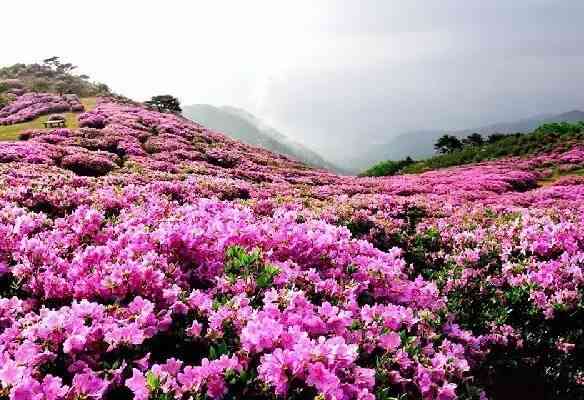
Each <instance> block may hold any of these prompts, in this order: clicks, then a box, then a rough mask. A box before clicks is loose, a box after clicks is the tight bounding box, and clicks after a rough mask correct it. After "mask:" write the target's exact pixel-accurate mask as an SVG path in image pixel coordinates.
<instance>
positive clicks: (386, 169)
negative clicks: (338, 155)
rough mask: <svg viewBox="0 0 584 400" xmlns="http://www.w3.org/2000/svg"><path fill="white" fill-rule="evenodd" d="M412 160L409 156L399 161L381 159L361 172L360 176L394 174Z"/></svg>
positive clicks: (411, 162)
mask: <svg viewBox="0 0 584 400" xmlns="http://www.w3.org/2000/svg"><path fill="white" fill-rule="evenodd" d="M413 163H414V160H412V159H411V158H410V157H406V158H405V159H403V160H399V161H392V160H387V161H382V162H380V163H378V164H375V165H374V166H373V167H371V168H369V169H368V170H367V171H365V172H363V173H362V174H361V175H362V176H387V175H395V174H396V173H398V172H399V171H400V170H402V169H403V168H405V167H407V166H408V165H410V164H413Z"/></svg>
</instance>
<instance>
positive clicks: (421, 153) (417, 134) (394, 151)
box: [351, 110, 584, 170]
mask: <svg viewBox="0 0 584 400" xmlns="http://www.w3.org/2000/svg"><path fill="white" fill-rule="evenodd" d="M563 121H565V122H578V121H584V111H580V110H573V111H569V112H565V113H562V114H555V115H554V114H544V115H538V116H534V117H531V118H526V119H521V120H518V121H515V122H502V123H498V124H492V125H487V126H483V127H480V128H474V129H461V130H448V129H441V130H419V131H411V132H407V133H403V134H400V135H398V136H395V137H394V138H392V139H391V140H390V141H388V142H386V143H379V144H376V145H374V146H369V148H368V149H366V151H365V152H363V153H361V154H360V156H359V157H357V158H355V159H354V160H352V163H351V164H352V165H355V167H356V168H357V169H361V170H362V169H365V168H368V167H370V166H372V165H373V164H375V163H376V162H379V161H383V160H398V159H402V158H404V157H407V156H410V157H412V158H413V159H423V158H427V157H430V156H432V155H433V154H434V143H435V142H436V140H437V139H438V138H439V137H440V136H442V135H444V134H445V133H448V134H450V135H455V136H458V137H465V136H467V135H469V134H471V133H473V132H478V133H480V134H482V135H484V136H487V135H490V134H491V133H507V134H508V133H516V132H521V133H527V132H532V131H533V130H534V129H536V128H538V127H539V126H540V125H542V124H546V123H551V122H563Z"/></svg>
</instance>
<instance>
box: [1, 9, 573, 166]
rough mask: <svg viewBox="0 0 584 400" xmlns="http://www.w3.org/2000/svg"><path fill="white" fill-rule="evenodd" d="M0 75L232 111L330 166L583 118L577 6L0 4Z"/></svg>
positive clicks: (136, 97)
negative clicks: (73, 79)
mask: <svg viewBox="0 0 584 400" xmlns="http://www.w3.org/2000/svg"><path fill="white" fill-rule="evenodd" d="M0 14H1V15H2V25H1V26H2V32H3V38H2V45H1V47H0V65H9V64H13V63H15V62H34V61H40V60H42V59H43V58H46V57H49V56H53V55H58V56H61V57H62V58H63V59H65V60H66V61H71V62H73V63H75V64H77V65H79V66H80V67H81V68H80V70H79V71H80V72H83V73H87V74H89V75H90V76H91V77H92V78H93V79H95V80H99V81H103V82H105V83H107V84H109V85H110V87H111V88H112V89H114V90H115V91H117V92H120V93H122V94H125V95H127V96H129V97H133V98H135V99H138V100H144V99H146V98H148V97H150V96H151V95H153V94H159V93H171V94H174V95H176V96H178V97H179V98H180V99H181V101H182V102H183V104H193V103H209V104H214V105H233V106H237V107H242V108H244V109H247V110H248V111H250V112H252V113H254V114H256V115H257V116H259V117H261V118H263V119H265V120H266V121H268V122H269V123H271V124H272V125H273V126H274V127H276V128H278V129H279V130H280V131H282V132H283V133H285V134H287V135H289V136H292V137H294V138H296V139H298V140H300V141H303V142H305V143H307V144H308V145H311V146H312V147H313V148H315V149H317V150H320V151H321V152H323V153H324V155H325V156H328V157H329V158H331V159H335V160H338V159H339V158H340V157H341V155H342V154H344V153H346V152H347V151H351V149H352V147H353V146H356V145H362V144H363V143H364V142H365V141H367V142H371V143H377V142H382V141H384V139H386V138H389V137H390V136H392V135H396V134H399V133H402V132H404V131H407V130H414V129H428V128H470V127H475V126H481V125H485V124H490V123H494V122H501V121H506V120H516V119H519V118H522V117H527V116H531V115H535V114H542V113H549V112H562V111H567V110H571V109H574V108H580V109H582V108H584V85H583V83H584V78H583V76H584V23H583V22H582V21H583V19H582V16H583V15H584V1H582V0H556V1H551V0H489V1H484V0H456V1H454V0H452V1H450V0H419V1H418V0H399V1H397V0H396V1H392V0H369V1H367V0H360V1H352V0H347V1H341V0H338V1H325V0H318V1H317V0H306V1H304V0H301V1H299V0H296V1H278V0H272V1H261V0H246V1H237V0H234V1H218V0H209V1H193V0H190V1H184V0H181V1H178V0H176V1H173V0H167V1H144V0H142V1H127V0H124V1H122V0H116V1H110V0H99V1H83V2H81V1H79V2H74V1H66V0H52V1H27V0H19V1H10V2H8V1H2V4H1V5H0Z"/></svg>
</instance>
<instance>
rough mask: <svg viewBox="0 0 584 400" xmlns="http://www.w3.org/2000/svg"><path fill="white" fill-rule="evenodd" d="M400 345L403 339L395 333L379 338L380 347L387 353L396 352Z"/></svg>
mask: <svg viewBox="0 0 584 400" xmlns="http://www.w3.org/2000/svg"><path fill="white" fill-rule="evenodd" d="M400 344H401V338H400V336H399V334H397V333H395V332H390V333H387V334H385V335H383V336H381V337H380V338H379V345H380V346H381V347H383V348H384V349H385V350H387V351H394V350H395V349H397V348H398V347H399V345H400Z"/></svg>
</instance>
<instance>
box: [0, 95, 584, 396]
mask: <svg viewBox="0 0 584 400" xmlns="http://www.w3.org/2000/svg"><path fill="white" fill-rule="evenodd" d="M79 119H80V125H81V126H82V128H79V129H76V130H69V129H56V130H51V131H44V130H38V131H35V130H33V131H27V132H23V133H22V135H21V139H22V141H21V142H17V143H2V144H0V398H8V399H10V400H20V399H39V400H44V399H46V400H58V399H80V398H83V399H102V398H104V399H125V398H127V399H130V398H135V399H138V400H146V399H171V398H176V399H186V398H205V396H206V397H207V398H212V399H220V398H258V399H261V398H265V399H271V398H274V397H277V398H293V399H300V398H315V397H316V398H321V399H326V400H329V399H330V400H333V399H335V400H341V399H342V400H349V399H360V400H373V399H375V398H384V399H388V398H392V397H393V398H399V397H400V396H406V397H407V396H409V397H411V398H421V399H439V400H450V399H455V398H458V397H462V398H468V399H486V396H487V394H488V393H489V392H490V391H491V390H495V389H493V387H492V385H491V383H490V382H492V371H491V370H490V369H489V368H490V366H491V365H493V364H490V363H492V362H493V357H496V356H497V354H499V353H501V351H503V352H509V354H511V353H512V352H517V354H523V352H525V351H528V350H529V349H530V348H531V347H530V346H531V345H532V344H531V343H530V341H529V340H530V337H532V336H533V334H532V332H530V331H525V330H524V327H525V326H528V325H526V321H527V318H529V321H530V324H531V325H529V326H533V324H535V322H534V321H537V323H539V324H542V325H541V326H544V327H545V326H547V325H545V324H549V323H552V322H553V321H557V320H559V318H562V316H563V315H565V313H566V312H575V311H576V310H578V309H579V308H581V307H582V293H583V292H584V277H583V275H582V266H583V265H582V263H583V262H584V261H583V260H584V229H583V227H582V221H584V208H583V207H582V205H581V204H582V200H583V199H584V180H583V179H580V178H573V177H569V178H564V179H561V180H559V181H557V182H554V183H553V184H551V185H545V186H541V185H540V182H541V181H542V179H544V178H548V177H550V176H552V175H553V174H554V171H562V173H563V174H569V173H570V171H572V170H575V169H578V168H581V167H582V166H583V165H584V147H581V146H578V145H577V144H575V145H574V147H573V148H572V149H571V150H570V151H567V152H551V153H548V154H543V155H539V156H535V157H532V158H530V159H505V160H500V161H493V162H487V163H483V164H477V165H472V166H466V167H461V168H452V169H445V170H440V171H435V172H427V173H424V174H420V175H411V176H396V177H388V178H357V177H343V176H337V175H334V174H331V173H328V172H326V171H320V170H313V169H309V168H307V167H305V166H303V165H302V164H299V163H297V162H295V161H293V160H291V159H288V158H286V157H283V156H278V155H274V154H272V153H270V152H267V151H265V150H261V149H258V148H254V147H251V146H247V145H244V144H242V143H239V142H236V141H233V140H231V139H229V138H227V137H225V136H223V135H221V134H219V133H216V132H212V131H209V130H207V129H205V128H204V127H202V126H200V125H198V124H195V123H192V122H190V121H187V120H184V119H182V118H181V117H179V116H175V115H170V114H159V113H156V112H153V111H149V110H146V109H144V108H141V107H137V106H127V105H121V104H117V103H115V102H111V101H108V100H107V99H104V100H102V101H101V102H100V104H99V105H98V106H97V107H96V109H95V110H93V111H91V112H88V113H85V114H82V115H81V116H80V118H79ZM460 299H462V301H460ZM519 302H521V303H519ZM491 304H494V305H493V306H492V307H491V306H489V307H490V308H488V307H487V305H491ZM518 304H520V305H521V307H522V308H521V309H525V310H527V311H526V312H527V314H526V315H525V316H523V314H518V312H517V311H516V309H519V307H517V305H518ZM471 307H474V308H471ZM481 307H482V308H481ZM513 307H515V308H513ZM483 309H484V310H483ZM469 310H471V311H473V312H469ZM522 318H524V319H522ZM538 326H539V325H538ZM549 331H550V332H551V331H552V330H549ZM553 332H559V334H556V333H554V335H555V336H550V337H549V340H550V343H552V344H553V348H551V349H550V351H556V352H557V354H558V355H561V357H564V358H563V359H566V358H569V357H571V354H574V352H575V351H576V350H575V349H576V348H577V346H576V345H575V336H574V335H575V333H574V332H576V330H574V331H569V330H566V329H564V330H563V331H562V330H559V331H558V330H555V331H553ZM540 349H541V348H540ZM513 354H515V353H513ZM536 355H537V354H535V353H532V354H528V357H527V358H530V359H533V357H534V356H536ZM495 361H500V360H495ZM572 372H573V374H572V375H571V376H575V377H576V378H577V380H579V381H582V379H581V377H582V376H584V369H583V370H582V371H581V372H582V374H580V375H579V374H578V372H579V371H578V370H575V371H571V373H572ZM495 375H496V374H495ZM578 377H580V378H578ZM495 391H496V390H495Z"/></svg>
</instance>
